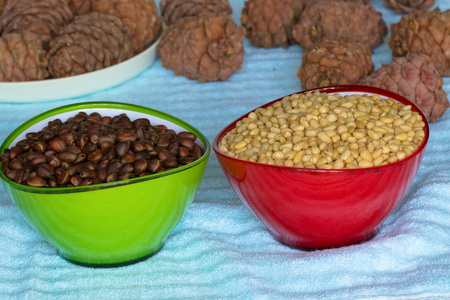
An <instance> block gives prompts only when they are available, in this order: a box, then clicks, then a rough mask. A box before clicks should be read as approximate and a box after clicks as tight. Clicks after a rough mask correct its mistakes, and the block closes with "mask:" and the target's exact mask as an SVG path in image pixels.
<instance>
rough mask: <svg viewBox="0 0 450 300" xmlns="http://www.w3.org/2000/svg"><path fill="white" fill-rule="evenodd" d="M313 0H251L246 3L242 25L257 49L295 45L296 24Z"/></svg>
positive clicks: (242, 15)
mask: <svg viewBox="0 0 450 300" xmlns="http://www.w3.org/2000/svg"><path fill="white" fill-rule="evenodd" d="M308 2H311V0H281V1H277V0H249V1H246V2H245V3H244V8H243V9H242V14H241V23H242V26H244V28H245V30H246V35H247V37H248V38H249V39H250V43H251V44H252V45H253V46H255V47H263V48H275V47H280V46H281V47H284V48H287V47H288V46H289V45H291V44H293V43H295V40H294V37H293V35H292V29H293V27H294V24H296V23H297V21H298V18H299V17H300V15H301V13H302V12H303V10H304V8H305V6H306V4H307V3H308Z"/></svg>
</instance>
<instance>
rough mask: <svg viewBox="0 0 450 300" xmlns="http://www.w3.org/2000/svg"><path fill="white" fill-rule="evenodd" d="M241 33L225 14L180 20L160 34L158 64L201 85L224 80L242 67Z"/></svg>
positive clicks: (242, 48) (242, 37)
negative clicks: (159, 58)
mask: <svg viewBox="0 0 450 300" xmlns="http://www.w3.org/2000/svg"><path fill="white" fill-rule="evenodd" d="M244 31H245V30H244V28H243V27H242V26H238V25H237V24H236V23H235V22H234V21H233V19H232V18H231V16H229V15H227V14H222V15H217V16H214V15H199V16H197V17H184V18H181V19H179V20H178V21H177V22H176V23H175V24H172V25H169V26H167V28H166V29H165V30H164V32H163V34H162V37H161V41H160V43H159V45H158V50H159V56H160V57H161V64H162V66H163V67H165V68H168V69H173V71H174V73H175V74H176V75H184V76H186V77H187V78H189V79H198V81H200V82H206V81H216V80H227V79H228V78H229V77H230V76H231V75H232V74H233V73H234V72H236V71H237V70H240V69H241V68H242V65H243V61H244V46H243V42H244V38H245V32H244Z"/></svg>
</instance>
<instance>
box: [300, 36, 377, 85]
mask: <svg viewBox="0 0 450 300" xmlns="http://www.w3.org/2000/svg"><path fill="white" fill-rule="evenodd" d="M373 70H374V66H373V63H372V49H371V48H370V47H368V46H367V45H364V44H362V43H361V42H359V41H355V40H342V39H341V40H331V39H325V40H323V41H321V42H319V43H317V44H315V45H314V46H312V47H310V48H309V49H308V50H307V51H306V52H305V53H304V54H303V58H302V65H301V66H300V69H299V70H298V72H297V77H298V78H299V80H300V82H301V83H302V87H303V88H304V89H312V88H316V87H324V86H329V85H337V84H357V83H358V82H359V81H360V80H361V79H362V78H365V77H366V76H368V75H369V74H370V73H372V72H373Z"/></svg>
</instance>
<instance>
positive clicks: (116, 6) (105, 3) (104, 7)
mask: <svg viewBox="0 0 450 300" xmlns="http://www.w3.org/2000/svg"><path fill="white" fill-rule="evenodd" d="M92 11H96V12H99V13H104V14H110V15H115V16H117V17H118V18H119V19H120V20H121V21H122V23H123V24H124V25H125V26H128V27H129V29H130V33H131V43H132V45H133V49H134V52H135V53H136V54H137V53H139V52H141V51H143V50H145V49H146V48H147V47H148V46H150V45H151V44H152V43H153V42H154V41H156V40H157V39H158V37H159V35H160V34H161V30H162V20H161V17H160V16H159V15H158V7H157V6H156V4H155V2H154V1H153V0H95V2H94V3H93V5H92Z"/></svg>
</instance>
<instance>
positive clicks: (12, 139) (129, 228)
mask: <svg viewBox="0 0 450 300" xmlns="http://www.w3.org/2000/svg"><path fill="white" fill-rule="evenodd" d="M80 111H84V112H87V113H90V112H99V113H100V114H102V115H104V116H115V115H118V114H121V113H126V114H127V115H128V116H129V117H130V119H132V120H133V119H136V118H147V119H149V120H150V122H151V123H152V124H155V125H158V124H164V125H166V126H167V127H168V128H169V129H173V130H175V131H176V132H179V131H186V130H187V131H190V132H192V133H194V134H195V135H196V136H197V140H196V143H197V144H199V145H200V146H201V147H202V148H203V149H204V150H205V153H204V155H203V156H202V157H201V158H199V159H198V160H196V161H194V162H193V163H191V164H188V165H185V166H182V167H178V168H176V169H173V170H169V171H165V172H162V173H158V174H153V175H149V176H144V177H138V178H133V179H128V180H123V181H117V182H111V183H103V184H97V185H91V186H87V187H67V188H35V187H31V186H25V185H20V184H17V183H15V182H13V181H11V180H10V179H8V178H7V177H6V176H5V175H4V174H3V172H0V177H1V179H2V180H3V184H4V186H5V189H6V191H7V192H8V194H9V196H10V197H11V199H12V201H13V202H14V204H15V205H16V207H17V208H19V210H20V211H21V212H22V214H23V215H24V217H25V218H26V219H27V221H28V222H29V224H30V225H31V226H32V227H33V228H34V229H35V230H36V231H37V232H39V233H40V234H41V235H42V236H43V237H44V238H45V239H46V240H47V241H48V242H49V243H50V244H52V245H53V246H55V247H56V249H57V251H58V253H59V254H60V255H61V256H62V257H63V258H65V259H67V260H69V261H71V262H74V263H77V264H81V265H87V266H98V267H110V266H121V265H127V264H131V263H135V262H138V261H141V260H143V259H145V258H148V257H150V256H151V255H152V254H155V253H156V252H157V251H158V250H159V249H161V248H162V247H163V245H164V243H165V241H166V239H167V237H168V236H169V234H170V233H171V232H172V230H173V229H174V228H175V226H176V225H177V224H178V223H179V221H180V220H181V218H182V217H183V215H184V213H185V211H186V209H187V208H188V206H189V205H190V204H191V203H192V201H193V199H194V197H195V195H196V193H197V190H198V187H199V185H200V182H201V180H202V177H203V174H204V171H205V168H206V164H207V161H208V158H209V155H210V151H211V146H210V144H209V142H208V140H207V139H206V137H205V136H204V135H203V134H202V133H201V132H200V131H199V130H197V129H196V128H194V127H193V126H191V125H189V124H187V123H186V122H184V121H182V120H180V119H177V118H175V117H173V116H171V115H168V114H166V113H163V112H160V111H157V110H154V109H150V108H147V107H142V106H137V105H132V104H125V103H119V102H89V103H78V104H72V105H67V106H63V107H59V108H56V109H52V110H50V111H47V112H44V113H42V114H40V115H38V116H36V117H34V118H32V119H30V120H28V121H26V122H25V123H24V124H22V125H20V126H19V127H18V128H17V129H16V130H14V131H13V132H12V133H11V134H10V135H9V136H8V137H7V138H6V140H5V141H4V142H3V144H2V146H1V148H0V153H3V152H4V151H5V149H6V148H10V147H12V146H14V145H15V144H16V143H17V142H18V141H19V140H21V139H24V138H25V134H26V133H28V132H35V131H39V130H41V129H42V128H43V127H44V126H46V125H47V124H48V122H49V121H51V120H54V119H56V118H59V119H61V120H62V121H63V122H64V121H65V120H66V119H67V118H69V117H71V116H74V115H75V114H76V113H77V112H80Z"/></svg>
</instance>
